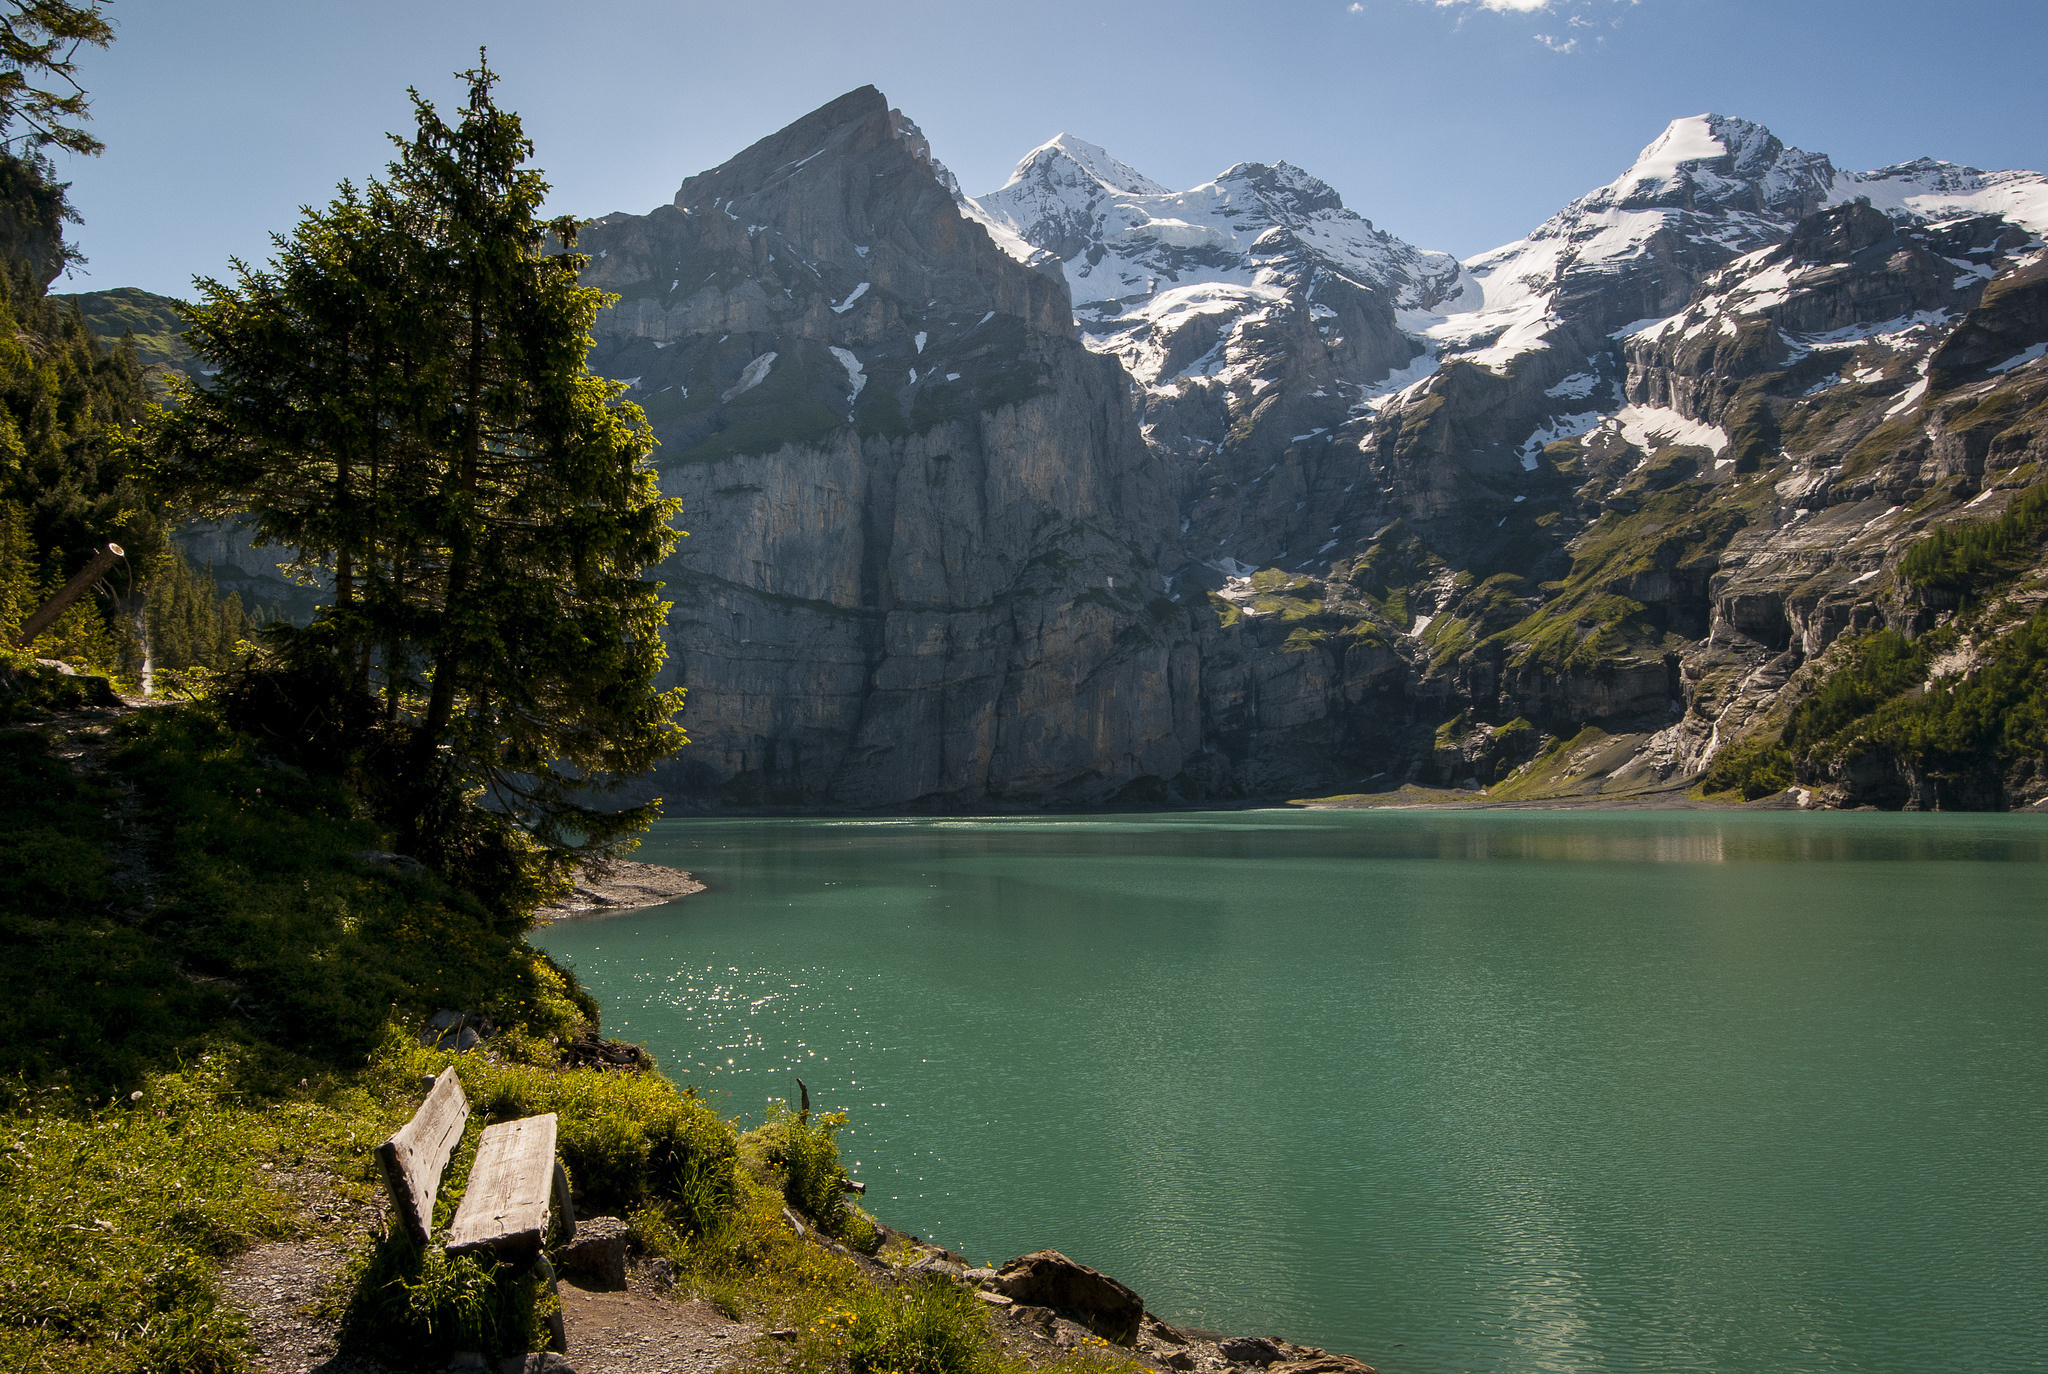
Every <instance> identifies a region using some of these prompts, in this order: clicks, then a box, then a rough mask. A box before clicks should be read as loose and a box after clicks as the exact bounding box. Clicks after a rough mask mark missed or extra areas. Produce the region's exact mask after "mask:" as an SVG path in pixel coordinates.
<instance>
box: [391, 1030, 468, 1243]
mask: <svg viewBox="0 0 2048 1374" xmlns="http://www.w3.org/2000/svg"><path fill="white" fill-rule="evenodd" d="M468 1122H469V1099H468V1098H466V1097H464V1096H463V1095H462V1080H461V1079H459V1078H457V1077H456V1076H455V1070H454V1068H453V1067H450V1068H447V1069H443V1070H442V1071H441V1076H440V1077H439V1078H436V1079H435V1080H434V1088H433V1091H431V1092H429V1093H428V1094H427V1100H426V1101H425V1102H422V1103H421V1104H420V1109H419V1110H418V1111H416V1112H414V1113H413V1114H412V1120H410V1121H408V1122H406V1123H405V1124H404V1125H403V1126H401V1127H399V1128H398V1133H397V1134H396V1135H394V1136H392V1137H391V1139H389V1140H387V1141H385V1142H384V1143H383V1144H382V1145H379V1146H378V1147H377V1163H378V1165H379V1166H380V1167H381V1168H382V1169H383V1171H384V1186H385V1187H386V1188H387V1189H389V1190H390V1193H391V1201H392V1202H393V1203H394V1204H395V1205H396V1206H397V1208H398V1216H399V1219H400V1220H401V1221H403V1222H404V1223H405V1228H406V1230H408V1231H410V1232H412V1238H413V1239H414V1240H416V1241H418V1242H419V1243H420V1244H421V1245H425V1244H426V1243H427V1240H428V1238H429V1237H430V1236H431V1235H432V1232H433V1227H434V1195H435V1194H436V1193H437V1192H439V1191H440V1189H441V1173H442V1171H443V1170H445V1169H446V1168H447V1167H448V1156H449V1155H451V1154H453V1153H455V1146H456V1142H458V1141H460V1140H461V1139H462V1128H463V1127H464V1126H465V1125H466V1124H468Z"/></svg>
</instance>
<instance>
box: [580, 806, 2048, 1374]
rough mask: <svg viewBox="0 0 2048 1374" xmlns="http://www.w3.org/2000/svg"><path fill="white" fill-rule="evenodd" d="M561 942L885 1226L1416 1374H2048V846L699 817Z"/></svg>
mask: <svg viewBox="0 0 2048 1374" xmlns="http://www.w3.org/2000/svg"><path fill="white" fill-rule="evenodd" d="M643 857H646V858H649V859H652V860H654V861H656V862H670V863H675V864H678V865H679V866H683V867H687V868H691V869H693V870H695V871H696V872H697V873H698V874H699V876H700V877H703V878H704V879H706V880H707V881H708V882H709V883H710V884H711V887H712V890H711V891H709V892H707V893H704V894H702V895H700V896H695V897H691V898H687V899H685V900H684V901H682V902H680V903H677V904H674V905H672V906H670V907H667V908H662V909H658V910H655V911H651V912H641V913H632V914H628V915H623V916H618V917H612V918H606V919H602V920H596V921H587V922H578V923H574V924H565V925H560V926H556V927H554V928H552V929H550V930H549V931H547V932H545V934H544V937H543V941H544V943H545V944H546V945H547V946H548V947H549V948H550V949H551V950H553V951H554V952H556V953H557V954H558V955H559V956H560V957H562V958H564V959H565V960H567V961H568V962H570V963H571V964H572V965H574V966H575V968H576V969H577V970H578V972H579V974H580V975H581V976H582V977H583V978H584V980H585V981H586V982H587V983H588V984H589V985H590V986H591V987H592V988H593V989H594V990H595V991H596V992H597V993H598V995H599V996H600V998H601V999H602V1001H603V1002H604V1004H605V1006H606V1008H607V1015H606V1020H607V1026H608V1028H609V1029H610V1030H611V1031H612V1032H613V1033H615V1034H623V1035H625V1036H627V1037H629V1038H636V1039H637V1038H644V1039H646V1040H647V1042H648V1043H649V1044H650V1045H651V1046H652V1048H654V1050H655V1051H656V1053H657V1054H658V1055H660V1056H661V1058H662V1060H663V1062H664V1063H665V1064H667V1065H669V1066H670V1067H671V1068H672V1070H674V1071H675V1072H678V1073H679V1074H685V1075H687V1076H688V1077H690V1078H691V1079H692V1080H693V1081H696V1082H698V1083H700V1084H702V1085H703V1086H705V1087H706V1088H707V1089H708V1090H710V1091H712V1092H713V1093H720V1092H722V1093H724V1094H726V1097H725V1103H726V1107H727V1109H728V1110H729V1111H732V1112H734V1113H745V1114H753V1115H757V1114H758V1113H759V1111H760V1108H761V1104H762V1102H763V1100H764V1099H765V1098H767V1097H769V1096H779V1095H781V1094H783V1093H786V1092H789V1091H790V1090H791V1086H792V1085H791V1082H790V1076H789V1073H790V1070H791V1069H792V1068H799V1069H800V1070H801V1071H802V1073H803V1076H804V1078H805V1080H806V1081H807V1082H808V1083H809V1084H810V1085H811V1088H812V1092H813V1095H814V1097H818V1098H820V1099H822V1100H824V1101H827V1102H829V1103H830V1104H832V1105H846V1106H848V1107H850V1109H851V1111H852V1116H853V1129H852V1130H851V1131H850V1133H849V1135H848V1142H849V1144H850V1145H851V1146H852V1149H853V1151H854V1155H855V1157H856V1158H857V1159H859V1160H860V1162H861V1168H860V1172H861V1174H862V1175H863V1176H864V1177H865V1178H866V1179H867V1180H868V1182H869V1185H870V1191H869V1195H868V1197H869V1202H870V1204H871V1205H872V1206H873V1207H874V1209H875V1210H876V1211H877V1212H878V1213H879V1214H880V1215H882V1216H883V1217H884V1218H885V1219H887V1220H889V1221H891V1222H892V1223H894V1224H896V1225H899V1226H903V1227H905V1228H906V1229H909V1230H913V1231H916V1232H918V1233H919V1234H924V1235H932V1236H936V1237H938V1238H940V1239H942V1240H945V1241H946V1242H947V1243H949V1244H951V1245H953V1246H954V1247H955V1248H957V1249H963V1250H965V1251H967V1252H968V1253H969V1254H971V1255H972V1256H973V1257H974V1258H976V1259H978V1260H989V1259H996V1260H1000V1259H1003V1258H1006V1257H1008V1256H1009V1255H1013V1254H1018V1253H1022V1252H1023V1251H1025V1250H1029V1249H1034V1248H1038V1247H1040V1246H1044V1245H1056V1246H1058V1247H1059V1248H1061V1249H1064V1250H1066V1251H1067V1252H1068V1253H1070V1254H1073V1255H1075V1256H1076V1257H1077V1258H1080V1259H1083V1260H1084V1261H1085V1262H1088V1263H1091V1264H1095V1265H1097V1266H1098V1267H1100V1268H1103V1269H1106V1270H1108V1271H1109V1272H1111V1273H1115V1274H1117V1275H1119V1276H1120V1277H1122V1278H1125V1279H1126V1280H1128V1281H1130V1282H1131V1283H1132V1284H1133V1286H1134V1287H1136V1288H1137V1289H1138V1290H1139V1291H1140V1292H1141V1293H1142V1294H1144V1296H1145V1297H1146V1299H1147V1302H1148V1305H1149V1306H1151V1307H1152V1308H1153V1310H1155V1311H1157V1312H1160V1313H1162V1314H1163V1315H1166V1316H1167V1317H1169V1318H1170V1319H1177V1320H1180V1321H1184V1322H1188V1323H1192V1324H1198V1325H1204V1326H1211V1327H1217V1328H1222V1329H1230V1330H1248V1331H1260V1332H1273V1333H1278V1334H1284V1335H1287V1336H1290V1337H1292V1338H1294V1339H1298V1340H1306V1341H1310V1342H1312V1343H1315V1344H1322V1345H1327V1346H1330V1347H1332V1348H1337V1349H1348V1350H1351V1351H1353V1352H1355V1353H1357V1354H1359V1355H1360V1356H1362V1357H1363V1358H1365V1359H1366V1360H1367V1361H1368V1362H1369V1363H1371V1364H1373V1365H1375V1366H1376V1367H1378V1368H1380V1369H1381V1370H1383V1371H1386V1372H1387V1374H1417V1372H1419V1371H1429V1372H1430V1374H1446V1372H1448V1371H1454V1370H1487V1371H1499V1372H1500V1374H1510V1371H1522V1370H1587V1369H1617V1370H1619V1369H1628V1370H1649V1369H1656V1370H1666V1369H1681V1370H1731V1371H1732V1370H1743V1371H1747V1370H1870V1371H1878V1370H1896V1369H1906V1368H1911V1369H1914V1370H1916V1371H1928V1370H1957V1371H1960V1370H1965V1369H1968V1370H1979V1369H2023V1368H2035V1367H2038V1366H2039V1365H2040V1364H2041V1363H2042V1361H2043V1359H2044V1352H2048V1318H2044V1315H2043V1314H2044V1312H2048V1242H2044V1239H2043V1238H2044V1236H2048V1201H2044V1199H2048V1144H2044V1142H2048V1131H2044V1129H2043V1128H2044V1127H2048V1091H2044V1090H2048V999H2044V998H2043V997H2042V995H2041V988H2042V986H2043V981H2044V976H2048V922H2044V919H2043V918H2044V915H2048V912H2044V903H2043V891H2044V882H2043V879H2044V877H2048V867H2044V865H2048V824H2044V822H2043V821H2042V819H2041V818H2036V817H1967V816H1962V817H1958V816H1918V817H1898V816H1878V815H1864V814H1854V815H1812V816H1808V815H1799V814H1764V815H1755V814H1748V813H1744V814H1738V815H1729V814H1722V813H1677V814H1672V813H1650V814H1634V815H1617V814H1615V813H1593V814H1587V813H1559V812H1535V813H1499V812H1489V813H1471V812H1465V813H1444V812H1385V811H1380V812H1233V813H1208V814H1198V815H1170V816H1156V815H1155V816H1144V817H1066V818H1002V819H992V820H957V819H949V820H923V819H911V820H903V819H895V820H890V821H885V822H876V821H866V820H852V821H843V820H835V821H795V820H765V821H715V822H672V823H664V824H663V826H662V827H661V829H660V830H659V831H658V833H657V835H656V836H655V837H654V839H653V840H652V841H651V842H650V843H649V844H648V846H647V847H646V849H645V851H643Z"/></svg>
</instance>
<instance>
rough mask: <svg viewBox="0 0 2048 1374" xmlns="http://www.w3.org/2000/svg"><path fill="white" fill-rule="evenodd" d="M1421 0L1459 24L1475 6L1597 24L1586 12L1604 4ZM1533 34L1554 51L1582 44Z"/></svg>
mask: <svg viewBox="0 0 2048 1374" xmlns="http://www.w3.org/2000/svg"><path fill="white" fill-rule="evenodd" d="M1423 3H1425V4H1433V5H1435V6H1436V7H1437V8H1438V9H1455V10H1457V11H1458V16H1459V18H1458V22H1459V24H1460V26H1462V25H1463V24H1464V16H1465V15H1467V14H1470V13H1472V12H1474V11H1476V10H1491V11H1492V12H1493V13H1495V14H1547V15H1551V16H1553V17H1556V18H1559V19H1562V20H1564V22H1565V27H1566V28H1567V29H1568V30H1569V29H1590V28H1594V27H1597V25H1596V24H1595V22H1594V20H1593V19H1592V18H1590V17H1589V16H1590V15H1592V14H1594V13H1595V12H1597V11H1598V10H1601V9H1604V8H1606V4H1603V3H1602V0H1423ZM1607 3H1611V4H1616V5H1636V4H1640V3H1641V0H1607ZM1351 8H1352V10H1353V11H1354V12H1355V11H1358V10H1360V9H1362V8H1363V7H1362V6H1361V5H1357V4H1354V5H1352V7H1351ZM1620 22H1621V21H1620V20H1619V19H1614V20H1610V21H1608V23H1609V25H1610V27H1611V26H1612V25H1616V24H1619V23H1620ZM1533 36H1534V38H1535V39H1536V41H1537V42H1538V43H1541V44H1542V45H1543V46H1544V47H1546V48H1548V49H1550V50H1551V51H1552V52H1554V53H1570V52H1579V51H1582V50H1583V46H1584V45H1583V44H1582V43H1581V42H1580V40H1579V39H1577V38H1561V37H1559V36H1557V35H1556V34H1550V33H1539V34H1535V35H1533ZM1602 41H1603V40H1601V39H1599V38H1595V39H1594V40H1593V46H1595V47H1598V46H1599V45H1600V44H1601V42H1602Z"/></svg>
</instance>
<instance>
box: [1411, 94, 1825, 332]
mask: <svg viewBox="0 0 2048 1374" xmlns="http://www.w3.org/2000/svg"><path fill="white" fill-rule="evenodd" d="M1836 180H1837V175H1836V172H1835V168H1834V164H1833V163H1831V162H1829V161H1828V159H1827V158H1826V157H1824V156H1822V155H1820V154H1818V153H1808V152H1804V151H1802V150H1801V149H1798V148H1792V147H1788V146H1786V145H1785V144H1784V143H1782V142H1780V141H1779V140H1778V138H1777V137H1776V136H1775V135H1773V134H1772V133H1771V131H1770V130H1769V129H1766V128H1765V127H1764V126H1763V125H1761V124H1756V123H1752V122H1751V121H1749V120H1746V119H1733V118H1730V117H1729V116H1727V115H1718V114H1702V115H1688V116H1686V117H1685V118H1683V119H1674V120H1673V121H1671V123H1670V124H1669V125H1667V126H1666V127H1665V129H1664V132H1663V133H1661V134H1659V135H1658V136H1657V137H1656V138H1655V139H1654V140H1652V141H1651V142H1650V144H1649V145H1648V146H1647V147H1645V148H1644V149H1643V150H1642V152H1641V153H1639V154H1638V155H1637V157H1636V160H1635V162H1634V163H1632V164H1631V165H1630V167H1629V169H1628V170H1627V171H1625V172H1623V173H1622V174H1621V175H1620V176H1619V177H1616V178H1615V179H1614V180H1613V181H1611V182H1609V183H1607V185H1605V186H1602V187H1599V188H1598V189H1596V190H1594V191H1591V192H1589V193H1587V194H1586V195H1583V196H1581V197H1579V198H1578V199H1577V200H1575V201H1573V202H1572V203H1571V204H1569V205H1567V206H1565V208H1564V209H1562V210H1560V211H1559V212H1558V213H1557V214H1555V215H1552V216H1551V217H1550V218H1549V219H1547V220H1545V221H1544V222H1543V223H1542V224H1541V225H1539V226H1537V228H1536V230H1535V232H1533V233H1531V234H1530V235H1529V237H1528V238H1526V239H1522V240H1520V241H1518V242H1515V243H1510V244H1506V245H1503V246H1502V247H1499V248H1496V249H1494V250H1493V251H1491V252H1489V253H1482V254H1480V255H1479V256H1478V257H1475V258H1470V259H1467V260H1466V263H1465V267H1466V270H1467V273H1468V274H1469V277H1470V279H1471V280H1472V282H1473V283H1474V284H1475V289H1474V290H1473V291H1471V292H1468V296H1467V299H1465V300H1463V301H1460V302H1457V304H1460V305H1464V306H1466V307H1467V308H1466V309H1465V310H1463V311H1460V312H1458V313H1455V314H1451V315H1448V316H1446V317H1444V318H1443V319H1441V320H1439V321H1437V322H1435V323H1433V324H1429V325H1427V326H1426V332H1427V333H1428V334H1429V336H1430V337H1431V338H1433V339H1435V340H1436V341H1437V342H1438V343H1439V344H1440V345H1442V346H1443V347H1444V348H1445V349H1446V350H1447V351H1453V352H1462V353H1463V354H1464V356H1466V357H1467V358H1469V359H1471V360H1472V361H1475V362H1479V363H1481V364H1483V365H1486V366H1489V367H1504V366H1505V365H1507V363H1508V362H1510V361H1511V360H1512V359H1513V358H1515V357H1517V356H1519V355H1520V354H1523V353H1526V352H1529V351H1531V350H1533V349H1540V348H1546V347H1548V346H1549V343H1550V339H1551V337H1552V335H1553V334H1554V333H1555V331H1556V329H1557V327H1558V325H1559V323H1560V322H1561V318H1562V316H1561V314H1560V310H1561V308H1562V303H1563V302H1565V301H1567V300H1574V299H1576V300H1584V299H1588V296H1587V293H1586V292H1584V291H1577V290H1573V291H1564V290H1561V288H1562V287H1563V286H1564V284H1565V283H1566V282H1567V281H1568V280H1573V279H1581V280H1583V279H1586V278H1589V277H1599V278H1609V277H1615V276H1620V275H1624V274H1628V273H1631V272H1633V271H1635V269H1637V268H1638V267H1644V268H1647V269H1648V270H1649V272H1650V273H1651V274H1652V277H1653V278H1654V280H1652V281H1650V282H1648V283H1646V286H1648V287H1649V288H1650V289H1648V290H1646V291H1644V292H1643V293H1642V298H1643V299H1645V300H1646V301H1647V302H1648V303H1650V304H1651V305H1652V308H1656V309H1659V310H1662V311H1664V312H1667V313H1668V312H1669V311H1673V310H1676V309H1678V308H1679V307H1680V306H1682V305H1683V304H1684V303H1685V298H1686V296H1687V295H1688V294H1689V293H1690V290H1691V285H1692V283H1691V281H1690V280H1689V279H1688V275H1687V273H1686V272H1684V271H1672V270H1670V267H1672V266H1677V265H1679V264H1664V265H1661V266H1660V264H1663V258H1662V257H1660V255H1659V253H1658V251H1657V250H1655V249H1653V246H1652V245H1653V244H1654V243H1658V242H1664V243H1665V244H1666V248H1665V250H1664V251H1665V253H1667V254H1668V253H1670V252H1672V251H1674V250H1676V251H1679V252H1681V253H1682V254H1683V255H1684V257H1686V258H1688V259H1690V261H1688V262H1686V263H1684V264H1683V266H1685V267H1689V268H1691V269H1692V270H1693V271H1701V270H1712V269H1713V268H1716V267H1718V266H1720V265H1721V264H1722V263H1725V262H1727V261H1729V260H1730V259H1733V258H1735V257H1737V256H1739V255H1740V254H1742V253H1746V252H1749V251H1751V250H1752V249H1755V248H1758V247H1761V246H1763V245H1765V244H1769V243H1775V242H1777V241H1779V240H1780V239H1782V238H1783V237H1784V236H1785V234H1787V233H1788V232H1790V230H1791V228H1792V226H1793V225H1794V224H1796V223H1798V221H1799V220H1800V218H1801V217H1802V216H1804V215H1807V214H1810V213H1812V212H1813V211H1814V210H1817V209H1819V208H1820V207H1821V206H1823V205H1825V204H1827V203H1828V198H1829V195H1830V192H1831V188H1832V187H1833V186H1834V185H1835V183H1836ZM1674 237H1675V238H1677V239H1680V240H1683V243H1682V244H1674V243H1673V242H1672V240H1673V238H1674ZM1595 294H1596V295H1598V296H1599V297H1600V298H1603V299H1604V298H1605V296H1606V294H1607V293H1595ZM1480 295H1483V298H1484V299H1483V302H1482V301H1479V300H1474V299H1472V297H1474V296H1480ZM1473 306H1477V308H1476V309H1474V308H1471V307H1473ZM1620 322H1621V321H1607V320H1604V319H1590V318H1589V319H1584V320H1581V321H1579V322H1578V323H1579V325H1580V326H1581V329H1580V332H1581V333H1590V334H1593V335H1596V336H1597V335H1599V334H1604V333H1605V332H1606V331H1607V330H1609V329H1611V328H1612V327H1613V325H1614V324H1615V323H1620ZM1588 341H1589V340H1588Z"/></svg>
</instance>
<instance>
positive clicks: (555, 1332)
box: [533, 1255, 569, 1355]
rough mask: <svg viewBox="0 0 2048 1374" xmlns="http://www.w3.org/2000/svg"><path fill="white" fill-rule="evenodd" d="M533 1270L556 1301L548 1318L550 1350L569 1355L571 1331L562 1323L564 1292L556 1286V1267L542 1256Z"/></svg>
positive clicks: (535, 1263)
mask: <svg viewBox="0 0 2048 1374" xmlns="http://www.w3.org/2000/svg"><path fill="white" fill-rule="evenodd" d="M533 1270H534V1272H535V1273H536V1274H539V1275H540V1277H541V1279H542V1281H543V1282H545V1283H546V1284H547V1286H548V1295H549V1296H550V1297H552V1298H554V1300H555V1310H554V1312H553V1313H552V1314H550V1315H549V1317H548V1349H550V1350H552V1351H554V1352H555V1353H556V1354H557V1355H566V1354H568V1353H569V1329H568V1327H566V1326H565V1325H563V1323H562V1290H561V1289H560V1288H558V1287H556V1286H555V1266H554V1265H552V1264H550V1263H548V1257H547V1256H546V1255H542V1256H541V1257H540V1258H539V1259H536V1260H535V1261H534V1262H533Z"/></svg>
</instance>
